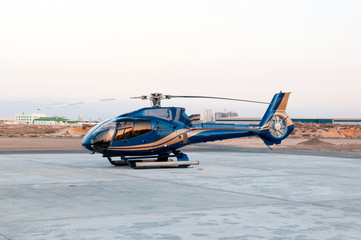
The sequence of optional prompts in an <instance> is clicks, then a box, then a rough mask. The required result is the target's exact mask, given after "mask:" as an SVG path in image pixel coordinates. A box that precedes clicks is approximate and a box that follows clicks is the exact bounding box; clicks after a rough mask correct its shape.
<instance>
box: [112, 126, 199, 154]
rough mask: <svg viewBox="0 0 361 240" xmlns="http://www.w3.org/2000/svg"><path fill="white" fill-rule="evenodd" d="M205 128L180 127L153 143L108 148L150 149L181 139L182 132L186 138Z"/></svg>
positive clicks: (177, 141)
mask: <svg viewBox="0 0 361 240" xmlns="http://www.w3.org/2000/svg"><path fill="white" fill-rule="evenodd" d="M203 131H206V130H193V129H181V130H177V131H175V132H173V133H171V134H169V135H168V136H166V137H164V138H162V139H160V140H158V141H156V142H153V143H148V144H141V145H137V146H123V147H120V146H119V147H116V146H114V147H109V148H108V150H120V151H135V150H152V149H155V148H159V147H161V146H162V145H168V146H169V145H173V144H176V143H179V142H182V141H183V137H180V136H182V135H183V134H187V135H188V138H190V137H192V136H194V135H196V134H198V133H200V132H203Z"/></svg>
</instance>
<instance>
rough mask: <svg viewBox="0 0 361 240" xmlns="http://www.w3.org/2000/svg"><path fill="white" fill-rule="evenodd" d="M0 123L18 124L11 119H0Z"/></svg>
mask: <svg viewBox="0 0 361 240" xmlns="http://www.w3.org/2000/svg"><path fill="white" fill-rule="evenodd" d="M0 123H3V124H18V123H16V122H15V118H12V117H0Z"/></svg>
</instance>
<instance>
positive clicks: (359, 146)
mask: <svg viewBox="0 0 361 240" xmlns="http://www.w3.org/2000/svg"><path fill="white" fill-rule="evenodd" d="M91 127H92V126H86V125H84V126H79V127H70V126H39V125H24V124H18V125H7V124H0V152H17V151H83V148H82V146H81V139H82V136H84V135H85V134H86V133H87V132H88V131H89V130H90V129H91ZM214 144H215V145H217V147H222V146H224V147H225V149H226V147H227V146H230V147H239V148H256V149H261V148H264V149H267V146H266V145H265V144H264V143H263V141H262V140H261V139H260V138H258V137H248V138H238V139H230V140H223V141H216V142H211V143H207V144H206V147H207V148H209V147H212V146H214ZM202 146H203V147H204V146H205V145H204V144H203V145H201V146H199V145H196V146H194V145H192V146H191V147H190V148H194V147H202ZM271 147H272V148H274V149H292V150H307V151H317V152H338V153H349V154H360V155H361V125H340V124H315V123H295V130H294V131H293V133H292V134H291V136H290V137H288V138H287V139H285V140H284V141H283V142H282V144H280V145H277V146H271Z"/></svg>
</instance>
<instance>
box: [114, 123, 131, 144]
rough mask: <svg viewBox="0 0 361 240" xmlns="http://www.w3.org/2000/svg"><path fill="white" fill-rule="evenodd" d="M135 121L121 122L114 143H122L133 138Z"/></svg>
mask: <svg viewBox="0 0 361 240" xmlns="http://www.w3.org/2000/svg"><path fill="white" fill-rule="evenodd" d="M132 132H133V121H120V122H119V126H118V130H117V133H116V134H115V137H114V141H120V140H124V139H128V138H131V137H132Z"/></svg>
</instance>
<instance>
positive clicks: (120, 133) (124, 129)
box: [114, 120, 152, 141]
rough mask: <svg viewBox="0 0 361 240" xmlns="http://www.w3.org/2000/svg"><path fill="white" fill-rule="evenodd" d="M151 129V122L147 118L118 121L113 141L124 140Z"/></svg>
mask: <svg viewBox="0 0 361 240" xmlns="http://www.w3.org/2000/svg"><path fill="white" fill-rule="evenodd" d="M150 131H152V124H151V123H150V122H149V121H148V120H126V121H119V126H118V130H117V133H116V134H115V136H114V141H120V140H125V139H129V138H133V137H137V136H139V135H142V134H145V133H148V132H150Z"/></svg>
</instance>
